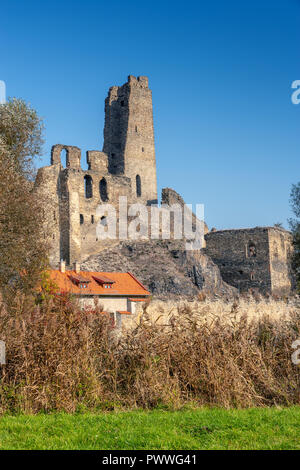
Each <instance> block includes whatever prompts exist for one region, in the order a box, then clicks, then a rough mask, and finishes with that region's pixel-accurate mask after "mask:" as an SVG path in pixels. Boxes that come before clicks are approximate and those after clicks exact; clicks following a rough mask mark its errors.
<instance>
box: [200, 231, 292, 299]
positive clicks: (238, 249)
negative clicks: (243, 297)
mask: <svg viewBox="0 0 300 470" xmlns="http://www.w3.org/2000/svg"><path fill="white" fill-rule="evenodd" d="M205 239H206V249H205V253H206V254H207V255H208V256H210V257H211V258H212V260H213V261H214V263H216V264H217V266H218V267H219V269H220V271H221V275H222V278H223V280H224V281H225V282H227V283H228V284H230V285H232V286H234V287H236V288H237V289H238V290H239V291H240V292H245V291H247V290H249V289H257V290H259V291H260V292H262V293H267V292H269V293H273V294H279V295H281V294H288V293H289V292H290V290H291V285H292V277H291V272H290V268H289V266H290V256H291V250H292V237H291V234H290V232H288V231H286V230H284V229H281V228H276V227H255V228H251V229H239V230H220V231H212V232H210V233H207V234H206V235H205Z"/></svg>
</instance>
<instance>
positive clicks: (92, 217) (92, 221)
mask: <svg viewBox="0 0 300 470" xmlns="http://www.w3.org/2000/svg"><path fill="white" fill-rule="evenodd" d="M94 222H95V220H94V216H93V215H91V223H92V224H93V223H94Z"/></svg>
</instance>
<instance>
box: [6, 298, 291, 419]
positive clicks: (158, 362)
mask: <svg viewBox="0 0 300 470" xmlns="http://www.w3.org/2000/svg"><path fill="white" fill-rule="evenodd" d="M0 336H1V338H3V339H4V340H5V341H6V342H7V365H6V366H5V367H4V368H3V371H2V372H3V374H2V375H3V376H2V381H1V387H0V410H1V412H6V411H13V412H15V411H25V412H37V411H40V410H46V411H52V410H66V411H70V412H72V411H75V410H76V409H78V407H82V406H84V407H86V408H90V409H92V408H95V407H100V408H101V409H114V408H115V407H123V408H135V407H143V408H153V407H156V406H162V405H163V406H168V407H171V408H177V407H180V406H182V405H183V404H184V403H187V402H191V401H193V402H195V403H197V404H201V405H202V404H206V405H218V406H224V407H250V406H267V405H279V404H280V405H290V404H299V403H300V388H299V387H300V374H299V370H300V368H299V367H297V366H296V365H294V364H293V363H292V361H291V354H292V352H293V350H292V349H291V345H292V342H293V341H294V340H295V339H297V338H299V337H300V310H299V307H298V306H297V305H296V304H295V303H285V302H282V301H277V302H275V301H271V300H268V301H266V300H256V301H255V300H249V299H248V300H247V299H239V300H237V301H235V302H233V303H226V302H222V301H221V300H218V301H215V302H209V301H206V300H203V301H201V302H200V301H199V302H196V303H182V304H181V305H171V304H169V303H157V302H153V303H152V304H150V305H149V306H147V307H146V308H145V309H144V311H143V314H142V315H140V316H139V321H138V324H136V325H135V326H134V325H133V326H132V328H131V329H127V330H126V331H124V332H123V334H122V335H118V334H116V332H115V330H113V329H112V328H111V324H110V321H109V319H108V318H107V317H106V316H105V315H103V314H101V313H100V311H97V310H96V311H95V312H94V313H89V314H85V313H82V312H81V311H80V310H79V309H78V307H77V306H76V305H75V304H73V303H72V302H71V301H70V299H68V298H54V299H51V298H50V299H46V300H45V301H44V302H43V303H42V305H41V306H36V305H34V304H33V302H32V300H30V299H28V298H26V297H22V296H21V295H18V296H16V300H15V301H14V302H13V304H12V305H11V306H10V307H9V308H7V309H6V310H5V309H3V308H2V310H1V314H0Z"/></svg>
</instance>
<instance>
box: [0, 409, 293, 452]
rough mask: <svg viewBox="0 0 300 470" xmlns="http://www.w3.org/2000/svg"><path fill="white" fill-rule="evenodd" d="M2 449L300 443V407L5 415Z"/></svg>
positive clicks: (248, 446)
mask: <svg viewBox="0 0 300 470" xmlns="http://www.w3.org/2000/svg"><path fill="white" fill-rule="evenodd" d="M0 449H103V450H104V449H121V450H125V449H146V450H151V449H158V450H159V449H164V450H167V449H168V450H176V449H179V450H185V449H188V450H192V449H300V407H291V408H282V409H277V408H265V409H264V408H260V409H258V408H257V409H248V410H224V409H207V408H200V409H199V408H198V409H195V410H192V409H185V410H181V411H162V410H154V411H149V412H147V411H130V412H118V413H98V414H96V413H94V414H93V413H82V414H64V413H57V414H49V415H46V414H40V415H20V416H3V417H1V418H0Z"/></svg>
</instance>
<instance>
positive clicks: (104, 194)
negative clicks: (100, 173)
mask: <svg viewBox="0 0 300 470" xmlns="http://www.w3.org/2000/svg"><path fill="white" fill-rule="evenodd" d="M99 192H100V198H101V201H103V202H106V201H108V193H107V182H106V179H105V178H102V180H101V181H100V183H99Z"/></svg>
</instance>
